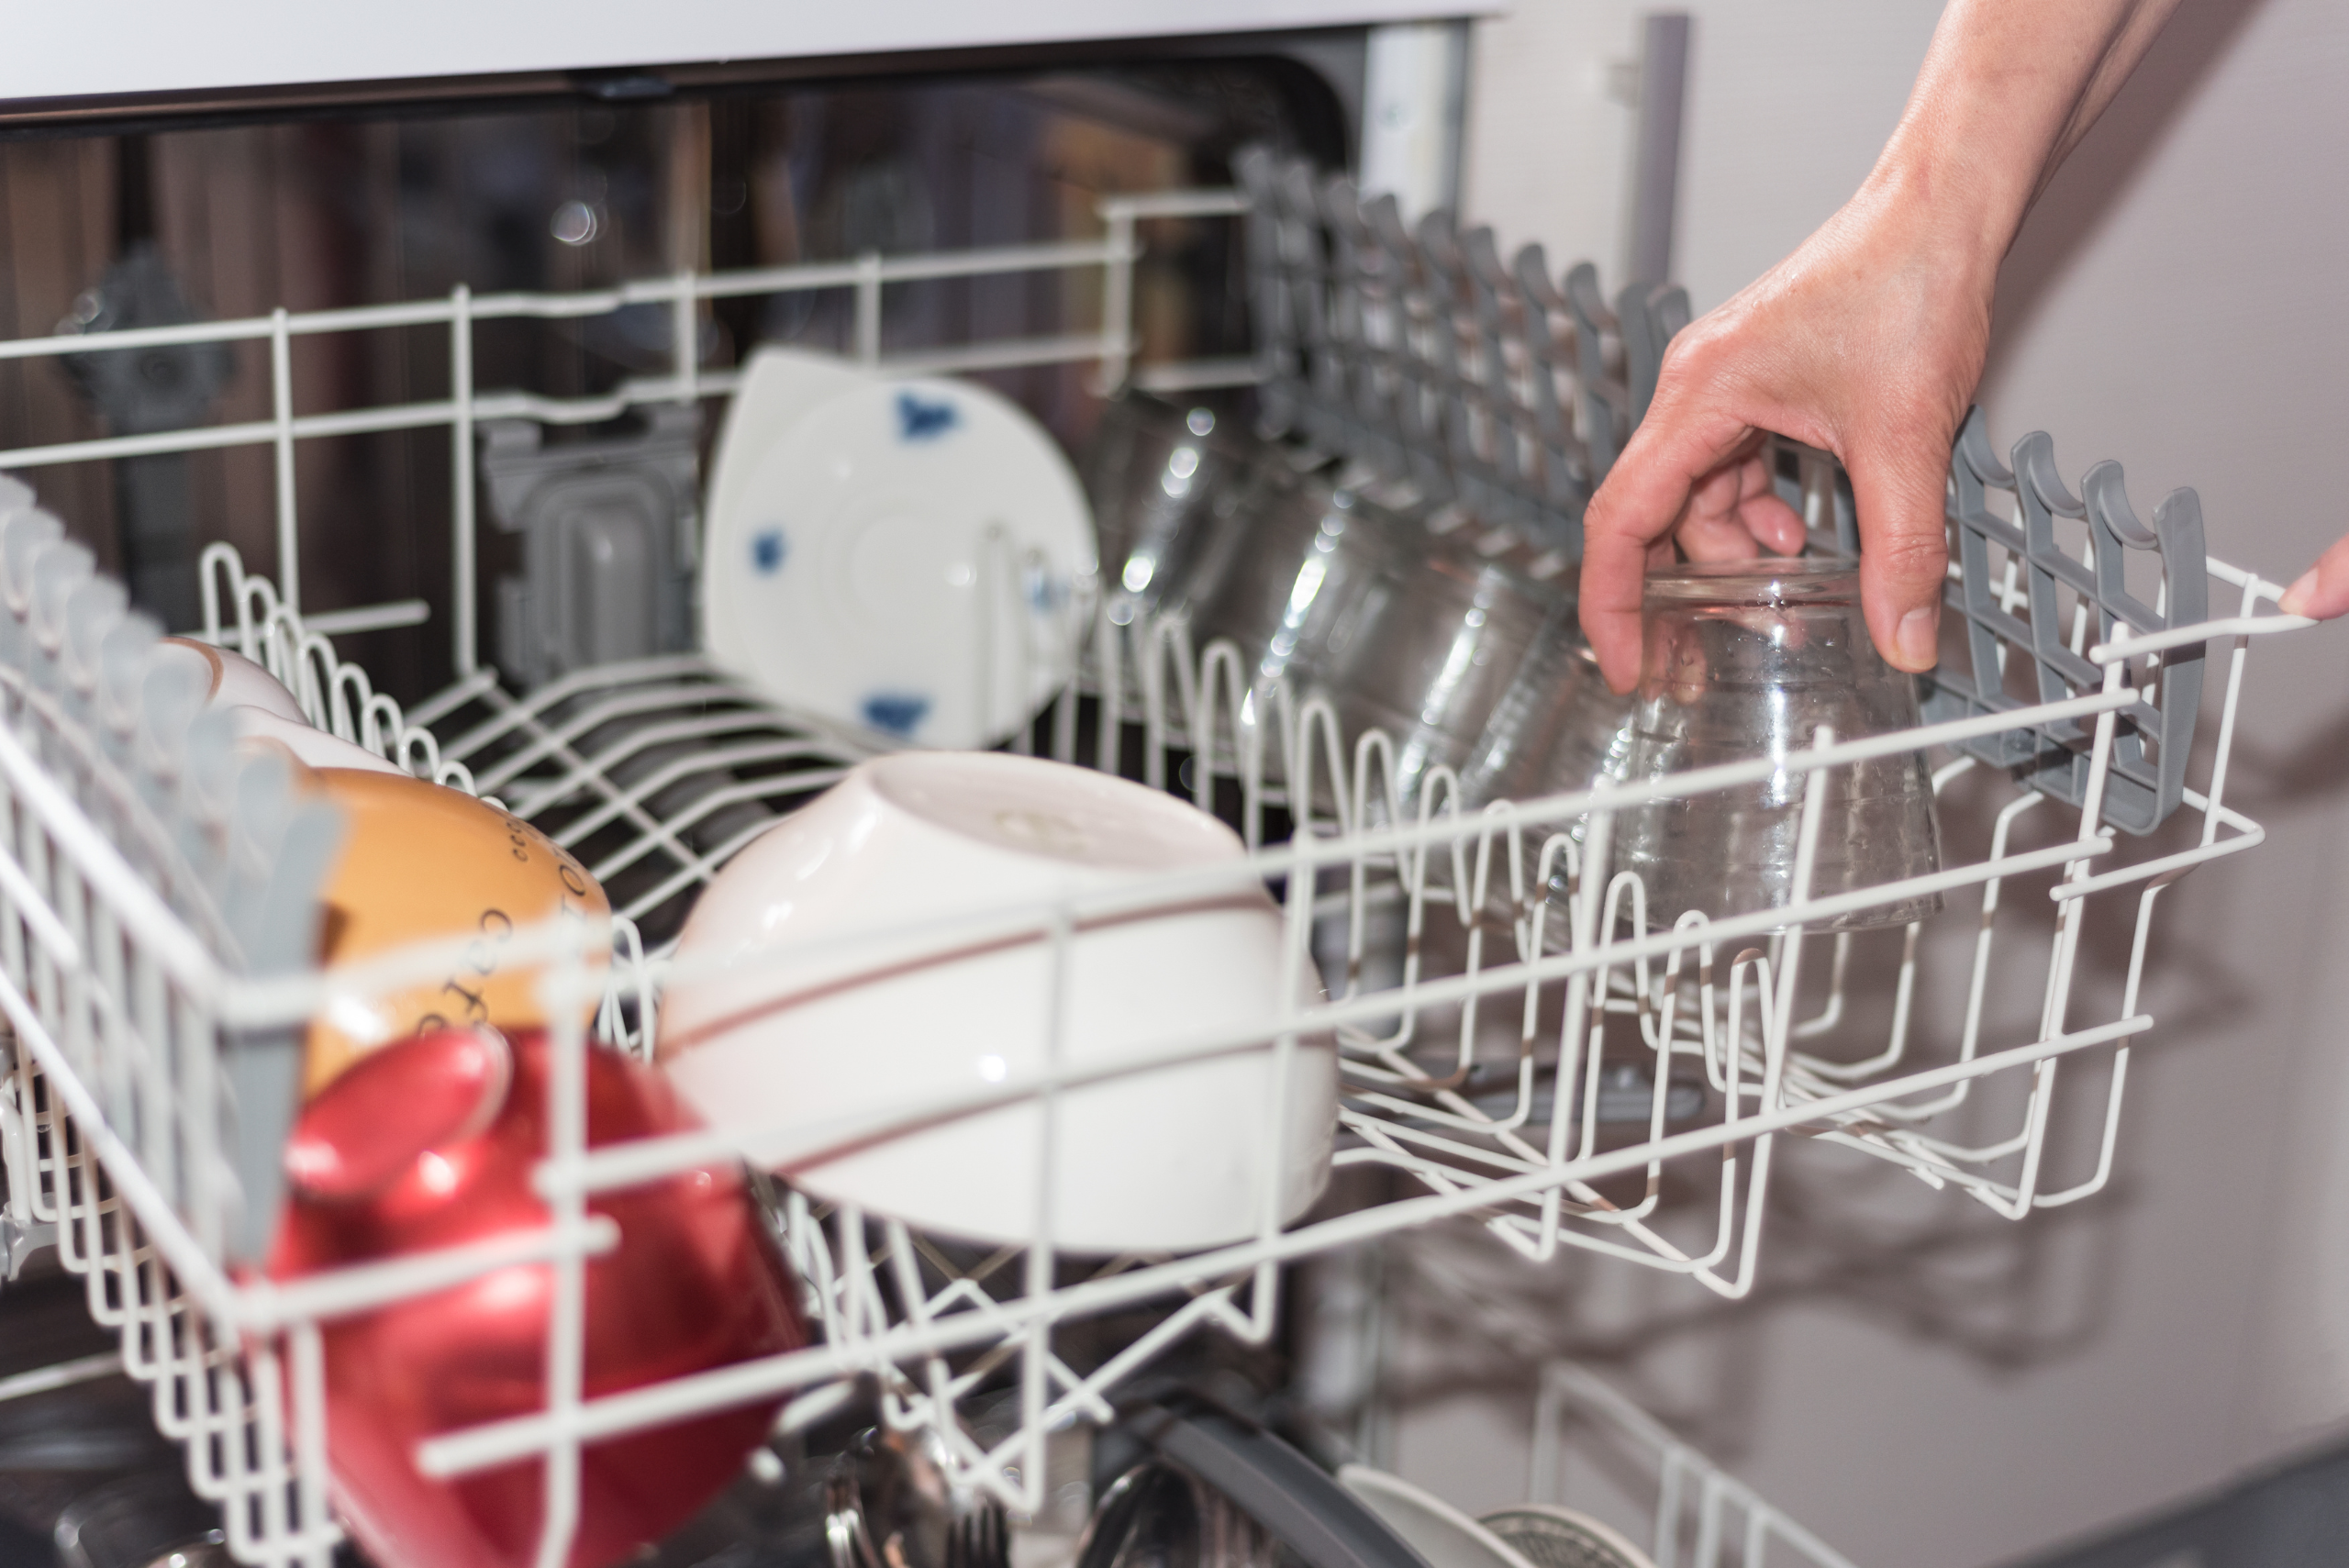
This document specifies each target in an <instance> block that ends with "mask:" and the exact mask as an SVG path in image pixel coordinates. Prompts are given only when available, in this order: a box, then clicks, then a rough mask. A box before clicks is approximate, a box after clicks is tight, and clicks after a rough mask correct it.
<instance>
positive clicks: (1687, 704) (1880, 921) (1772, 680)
mask: <svg viewBox="0 0 2349 1568" xmlns="http://www.w3.org/2000/svg"><path fill="white" fill-rule="evenodd" d="M1642 611H1643V615H1642V618H1643V620H1644V621H1645V643H1644V649H1643V654H1642V663H1641V672H1640V688H1639V706H1638V708H1637V711H1636V712H1635V714H1634V716H1633V722H1632V730H1631V747H1630V755H1629V757H1628V758H1627V759H1626V765H1625V768H1624V776H1625V778H1626V779H1627V780H1628V781H1629V782H1631V783H1634V784H1637V783H1643V782H1646V781H1649V780H1653V779H1660V778H1664V777H1667V776H1669V775H1671V774H1675V773H1687V772H1688V771H1689V770H1691V769H1694V768H1702V767H1709V766H1711V765H1713V764H1715V763H1719V762H1745V761H1749V760H1752V759H1754V758H1765V757H1766V758H1769V759H1772V760H1774V761H1776V762H1785V761H1787V759H1788V758H1789V757H1791V756H1792V755H1793V754H1795V753H1796V752H1798V751H1802V750H1803V749H1804V748H1806V747H1809V745H1811V744H1812V742H1813V740H1814V738H1815V737H1816V736H1817V734H1818V732H1819V730H1820V728H1822V727H1829V726H1831V727H1832V728H1833V729H1834V732H1835V738H1836V739H1837V740H1862V739H1865V738H1866V737H1869V736H1874V735H1885V734H1889V733H1891V732H1893V731H1896V730H1900V729H1907V728H1913V727H1914V726H1915V725H1916V724H1917V723H1918V716H1917V690H1916V684H1915V683H1914V681H1913V680H1912V679H1911V678H1910V677H1909V676H1908V675H1905V674H1902V673H1899V672H1898V671H1896V670H1894V669H1893V668H1892V667H1891V666H1890V665H1888V664H1887V663H1886V662H1884V660H1883V658H1882V656H1880V655H1879V654H1878V653H1877V652H1876V646H1875V644H1874V643H1873V642H1872V641H1871V640H1870V639H1869V637H1868V629H1867V624H1866V622H1865V620H1864V619H1862V617H1861V615H1860V579H1859V565H1858V562H1854V561H1852V560H1849V559H1847V558H1837V557H1813V556H1798V557H1792V558H1765V559H1764V560H1761V561H1749V562H1714V563H1709V564H1703V565H1687V566H1680V567H1676V568H1673V569H1670V570H1666V571H1661V572H1656V573H1651V574H1650V575H1649V577H1648V582H1647V596H1646V603H1645V604H1644V606H1642ZM1811 788H1820V789H1824V790H1825V791H1826V798H1825V801H1824V803H1823V804H1822V806H1821V812H1822V815H1821V817H1820V831H1819V844H1818V849H1817V851H1816V856H1815V859H1814V862H1813V864H1812V868H1811V877H1810V894H1811V896H1813V897H1824V896H1829V895H1835V894H1841V893H1852V892H1856V891H1858V890H1860V889H1863V888H1867V887H1873V886H1876V885H1878V884H1884V883H1888V882H1894V881H1898V880H1900V879H1903V878H1907V877H1913V876H1922V875H1927V874H1930V873H1933V872H1935V871H1938V870H1939V869H1940V867H1941V846H1940V836H1939V833H1938V831H1937V829H1936V828H1935V826H1934V821H1933V795H1932V782H1931V780H1930V779H1929V778H1928V776H1927V774H1926V771H1925V761H1924V757H1923V756H1922V754H1921V753H1920V752H1917V751H1899V752H1895V753H1894V754H1892V755H1890V756H1887V757H1879V758H1876V759H1874V760H1873V761H1870V762H1857V763H1848V764H1845V765H1843V766H1841V767H1837V768H1833V769H1821V770H1819V771H1816V772H1811V773H1799V772H1796V771H1794V770H1793V769H1789V768H1781V769H1780V770H1779V771H1777V772H1776V773H1771V774H1769V775H1768V776H1767V777H1765V778H1764V779H1762V780H1761V781H1760V782H1758V783H1754V784H1739V785H1736V786H1734V787H1731V788H1728V789H1716V790H1709V791H1707V792H1705V793H1704V794H1702V795H1692V796H1689V797H1687V798H1685V799H1667V800H1659V801H1655V802H1653V803H1652V804H1650V805H1647V806H1640V807H1635V808H1632V809H1628V810H1626V811H1625V812H1624V813H1623V814H1622V815H1621V817H1619V818H1618V819H1617V824H1616V829H1615V832H1616V845H1617V850H1616V854H1615V857H1614V859H1615V866H1616V869H1617V870H1619V871H1620V870H1626V869H1628V870H1631V871H1635V872H1637V873H1639V874H1640V877H1641V880H1642V883H1643V884H1645V887H1646V891H1647V917H1648V924H1649V926H1650V927H1651V928H1652V929H1653V928H1658V927H1664V926H1669V925H1670V924H1672V922H1673V921H1674V920H1675V918H1677V917H1679V916H1680V915H1681V914H1682V913H1684V912H1685V911H1687V910H1690V909H1698V910H1702V911H1703V912H1704V913H1706V914H1707V915H1709V916H1711V917H1714V918H1716V919H1719V918H1725V917H1731V916H1736V915H1747V914H1753V913H1755V912H1757V911H1760V910H1765V909H1772V908H1780V907H1784V906H1787V905H1788V904H1790V903H1792V902H1793V901H1794V880H1795V851H1796V841H1797V838H1798V834H1799V832H1800V830H1801V826H1802V809H1803V801H1804V796H1805V793H1806V791H1807V790H1808V789H1811ZM1940 907H1941V895H1939V894H1925V895H1917V896H1910V897H1907V898H1898V899H1891V900H1887V901H1886V902H1882V903H1878V904H1873V905H1869V906H1865V907H1863V908H1860V909H1855V910H1853V911H1851V912H1849V913H1847V914H1845V915H1842V916H1841V917H1837V918H1835V919H1833V920H1831V921H1828V922H1825V923H1824V924H1825V929H1831V930H1857V929H1865V928H1869V927H1876V926H1900V925H1907V924H1908V923H1909V922H1910V921H1913V920H1918V919H1921V918H1923V917H1925V916H1927V915H1930V914H1932V913H1933V912H1934V911H1935V910H1937V909H1939V908H1940ZM1625 912H1626V913H1627V914H1628V912H1629V911H1628V907H1627V909H1626V911H1625Z"/></svg>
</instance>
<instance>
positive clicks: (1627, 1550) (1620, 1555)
mask: <svg viewBox="0 0 2349 1568" xmlns="http://www.w3.org/2000/svg"><path fill="white" fill-rule="evenodd" d="M1480 1522H1481V1523H1482V1524H1483V1526H1484V1528H1485V1529H1488V1530H1490V1531H1492V1532H1493V1533H1494V1534H1495V1535H1497V1536H1499V1537H1500V1538H1501V1539H1502V1540H1506V1541H1508V1543H1509V1545H1510V1546H1511V1547H1513V1548H1515V1549H1516V1551H1517V1552H1518V1554H1519V1555H1520V1556H1521V1557H1523V1558H1524V1559H1525V1560H1526V1561H1528V1562H1531V1563H1532V1564H1533V1568H1655V1559H1653V1558H1652V1557H1650V1556H1649V1555H1648V1554H1647V1553H1646V1552H1644V1551H1641V1550H1640V1549H1639V1548H1638V1547H1636V1546H1633V1545H1632V1544H1631V1542H1630V1541H1629V1540H1625V1539H1624V1537H1623V1535H1622V1534H1621V1533H1620V1531H1618V1530H1616V1529H1614V1528H1613V1527H1611V1526H1609V1525H1603V1524H1601V1523H1599V1522H1598V1520H1597V1519H1595V1518H1591V1517H1590V1516H1589V1515H1588V1514H1581V1513H1576V1512H1575V1510H1574V1509H1572V1508H1562V1507H1558V1506H1557V1505H1556V1504H1555V1503H1520V1504H1519V1505H1518V1506H1517V1507H1513V1508H1501V1509H1498V1510H1497V1511H1495V1512H1493V1513H1489V1514H1486V1516H1485V1517H1484V1518H1483V1519H1482V1520H1481V1521H1480Z"/></svg>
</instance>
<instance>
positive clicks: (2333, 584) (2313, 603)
mask: <svg viewBox="0 0 2349 1568" xmlns="http://www.w3.org/2000/svg"><path fill="white" fill-rule="evenodd" d="M2276 607H2277V608H2278V609H2280V610H2282V611H2283V612H2284V613H2285V614H2286V615H2288V616H2313V617H2316V618H2317V619H2318V620H2331V619H2332V618H2333V617H2335V616H2343V615H2349V539H2342V540H2340V541H2339V542H2338V543H2336V544H2335V545H2334V546H2333V547H2332V549H2331V550H2326V551H2325V552H2324V553H2323V554H2322V555H2321V556H2319V557H2317V562H2316V564H2315V565H2314V566H2311V567H2310V568H2309V569H2308V570H2307V571H2306V572H2303V573H2300V575H2299V580H2298V581H2296V582H2295V583H2293V584H2292V585H2291V586H2290V587H2288V588H2287V589H2285V590H2284V596H2283V597H2282V598H2281V599H2279V600H2277V605H2276Z"/></svg>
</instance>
